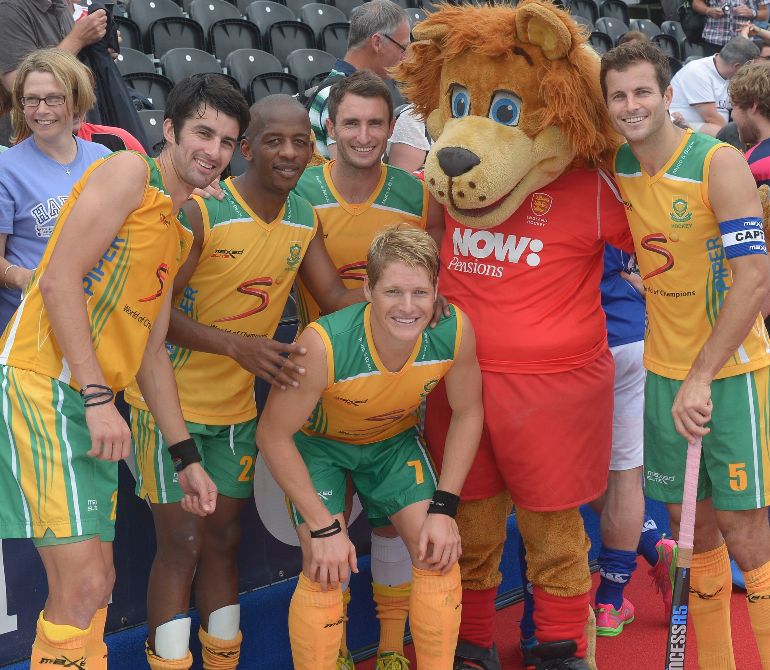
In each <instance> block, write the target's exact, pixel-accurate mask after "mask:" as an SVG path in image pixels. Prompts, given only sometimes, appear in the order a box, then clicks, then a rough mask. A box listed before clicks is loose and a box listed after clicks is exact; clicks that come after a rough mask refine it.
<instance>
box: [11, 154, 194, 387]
mask: <svg viewBox="0 0 770 670" xmlns="http://www.w3.org/2000/svg"><path fill="white" fill-rule="evenodd" d="M112 155H113V156H114V155H115V154H112ZM138 155H139V154H138ZM142 158H143V159H144V160H145V161H146V162H147V181H146V183H145V187H144V197H143V198H142V202H141V204H140V205H139V207H138V208H137V209H136V210H134V211H133V212H132V213H131V214H130V215H129V217H128V218H127V219H126V220H125V222H124V223H123V225H122V226H121V227H120V230H119V231H118V233H117V235H116V236H115V239H113V240H112V243H111V244H110V246H109V248H108V249H107V250H106V251H105V252H104V254H103V255H102V257H101V258H100V259H99V262H98V263H97V264H96V265H95V266H94V267H93V268H92V269H91V271H90V272H89V273H88V274H87V275H86V276H85V277H83V294H84V298H85V301H86V310H87V313H88V320H89V323H90V325H91V343H92V344H93V347H94V350H95V352H96V357H97V359H98V361H99V366H100V367H101V369H102V372H103V373H104V377H105V380H106V382H107V385H108V386H110V387H111V388H112V389H114V390H115V391H119V390H122V389H123V388H125V386H126V385H127V384H128V383H129V382H130V381H131V380H132V379H133V378H134V375H136V372H137V371H138V370H139V366H140V364H141V362H142V357H143V356H144V351H145V347H146V346H147V340H148V337H149V334H150V330H151V329H152V326H153V324H154V323H155V320H156V318H157V316H158V313H159V312H160V308H161V305H162V304H163V297H164V296H165V295H166V293H167V292H168V291H169V290H171V287H172V286H173V283H174V277H175V276H176V273H177V272H178V270H179V268H180V267H181V265H182V263H184V261H185V259H186V258H187V255H188V254H189V253H190V245H191V243H192V232H191V231H190V230H189V229H188V228H186V227H184V226H183V225H182V224H181V223H180V222H179V220H178V219H177V217H176V215H175V213H174V212H173V204H172V202H171V196H170V194H169V193H168V192H167V191H166V189H165V187H164V185H163V178H162V176H161V173H160V170H159V168H158V165H157V163H156V162H155V160H154V159H152V158H149V157H148V156H142ZM107 160H110V156H107V157H106V158H103V159H101V160H99V161H97V162H96V163H94V164H93V165H92V166H91V167H90V168H89V169H88V170H86V172H85V174H84V175H83V176H82V177H81V179H80V180H78V182H77V183H76V184H75V186H74V187H73V189H72V193H71V194H70V196H69V197H68V198H67V200H66V202H65V203H64V207H63V208H62V210H61V213H60V214H59V218H58V219H57V221H56V226H55V227H54V231H53V235H51V239H50V241H49V242H48V246H47V247H46V250H45V253H44V254H43V258H42V260H41V261H40V265H39V266H38V268H37V270H36V271H35V275H34V276H33V278H32V281H31V282H30V288H29V289H28V291H27V293H26V295H25V296H24V297H23V299H22V301H21V305H20V306H19V309H18V310H17V311H16V313H15V314H14V315H13V318H12V319H11V321H10V322H9V323H8V325H7V326H6V329H5V332H4V333H3V336H2V339H1V340H0V364H5V365H9V366H12V367H16V368H22V369H25V370H32V371H34V372H39V373H41V374H44V375H48V376H49V377H52V378H54V379H58V380H60V381H62V382H64V383H66V384H69V385H70V386H72V387H73V388H75V389H79V388H80V383H81V381H82V383H87V382H88V380H76V379H74V378H73V377H72V374H71V372H70V369H69V366H68V364H67V361H66V359H65V358H64V356H63V354H62V351H61V349H60V348H59V345H58V343H57V342H56V337H55V335H54V334H53V332H52V329H51V324H50V322H49V320H48V314H47V312H46V308H45V306H44V304H43V299H42V296H41V294H40V287H39V280H40V277H41V276H42V275H43V274H44V273H45V271H46V268H47V267H48V263H49V261H50V258H51V254H52V253H53V250H54V248H55V247H56V242H57V240H58V238H59V235H60V234H61V231H62V230H63V228H64V227H65V226H66V225H67V219H68V217H69V215H70V212H71V211H72V207H73V205H74V204H75V202H76V201H77V199H78V197H79V195H80V194H81V193H82V191H83V188H84V187H85V185H86V184H87V183H88V179H89V177H90V176H91V173H92V172H93V171H94V170H96V169H97V168H98V167H99V166H101V165H102V164H103V161H107ZM94 225H99V222H98V220H96V221H94Z"/></svg>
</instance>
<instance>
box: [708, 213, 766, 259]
mask: <svg viewBox="0 0 770 670" xmlns="http://www.w3.org/2000/svg"><path fill="white" fill-rule="evenodd" d="M719 232H720V233H721V235H722V246H723V247H724V250H725V256H726V257H727V259H728V260H729V259H731V258H738V257H739V256H750V255H752V254H766V253H767V245H766V244H765V231H764V230H763V228H762V219H761V218H759V217H757V216H747V217H744V218H742V219H731V220H730V221H722V222H720V224H719Z"/></svg>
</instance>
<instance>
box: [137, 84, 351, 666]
mask: <svg viewBox="0 0 770 670" xmlns="http://www.w3.org/2000/svg"><path fill="white" fill-rule="evenodd" d="M250 113H251V122H250V124H249V127H248V129H247V130H246V133H245V138H244V139H243V140H242V143H241V148H242V152H243V156H244V158H245V159H246V171H245V172H244V174H243V175H240V176H237V177H234V178H229V179H226V180H225V181H224V182H222V183H221V186H222V191H223V194H224V197H223V199H222V200H215V199H213V198H210V199H208V200H203V199H202V198H198V197H196V198H194V201H191V202H189V203H188V204H187V205H185V207H184V210H183V211H184V219H185V220H186V221H187V222H188V223H189V225H190V227H191V229H192V231H193V234H194V242H193V245H192V250H191V252H190V256H189V257H188V259H187V261H186V262H185V264H184V266H183V267H182V269H181V270H180V272H179V274H178V275H177V278H176V282H175V284H174V296H175V298H174V307H175V308H174V309H173V310H172V313H171V325H170V327H169V333H168V338H167V339H168V342H169V351H170V355H171V361H172V364H173V366H174V374H175V376H176V381H177V386H178V388H179V397H180V402H181V407H182V414H183V415H184V418H185V420H186V422H187V427H188V430H189V431H190V434H191V435H192V436H193V439H195V441H196V444H197V446H198V449H199V450H200V452H201V456H202V458H203V465H204V468H205V469H206V471H207V472H208V473H209V474H210V476H211V477H212V479H213V481H214V483H215V484H216V485H217V489H218V499H217V509H216V511H215V512H214V514H213V515H211V516H210V517H208V518H207V519H205V520H203V519H200V518H199V517H196V516H194V515H191V514H188V513H187V512H186V511H185V510H184V509H183V506H181V505H180V501H181V500H182V495H183V492H182V490H181V489H180V487H179V485H178V483H177V482H176V481H175V479H174V471H173V468H172V467H171V464H170V462H169V460H168V457H167V455H166V450H165V449H164V448H163V443H162V437H161V435H160V433H159V431H158V429H157V426H156V425H155V422H154V421H153V417H152V416H151V414H150V413H149V412H148V411H147V407H146V405H145V404H144V403H143V401H142V398H141V395H140V394H139V389H138V388H136V386H133V385H132V386H131V387H129V389H128V391H127V392H126V400H127V402H128V403H129V404H130V405H131V424H132V426H131V427H132V433H133V442H134V449H135V455H136V462H137V470H138V478H137V487H136V488H137V495H139V496H140V497H142V498H146V499H147V500H149V501H150V503H151V506H152V511H153V518H154V521H155V529H156V534H157V538H158V541H157V553H156V556H155V560H154V562H153V566H152V570H151V573H150V583H149V592H148V629H149V640H148V650H147V659H148V662H149V664H150V666H151V667H152V668H153V670H165V669H169V670H170V669H181V668H189V667H190V665H191V663H192V655H191V654H190V651H189V644H188V642H189V631H190V618H189V617H188V616H187V611H188V609H189V606H190V591H191V587H192V585H193V578H194V590H195V604H196V606H197V609H198V612H199V614H200V618H201V627H200V629H199V632H198V636H199V638H200V641H201V647H202V653H203V667H204V668H205V669H206V670H213V669H216V670H227V669H231V668H232V669H234V668H236V667H237V665H238V661H239V655H240V646H241V640H242V635H241V632H240V630H239V606H238V566H237V553H238V546H239V538H240V532H241V531H240V517H241V512H242V510H243V508H244V506H245V505H246V503H247V502H248V500H250V499H252V496H253V479H254V462H255V459H256V444H255V431H256V414H257V409H256V404H255V401H254V377H255V375H256V376H258V377H260V378H262V379H264V380H266V381H268V382H270V383H272V384H273V385H274V386H276V387H279V388H284V389H285V388H286V387H288V386H294V385H297V384H301V383H302V372H303V370H302V360H301V354H302V352H303V347H301V346H300V345H298V344H296V343H293V344H283V343H281V342H277V341H275V340H273V339H271V338H272V337H273V334H274V333H275V330H276V328H277V327H278V322H279V320H280V318H281V314H282V313H283V310H284V306H285V304H286V301H287V299H288V297H289V292H290V290H291V287H292V285H293V284H294V280H295V278H296V277H297V276H301V277H302V278H303V281H304V282H305V284H306V285H307V286H309V287H310V290H311V292H312V293H313V295H314V296H317V299H318V300H319V302H320V303H321V304H322V305H323V307H324V309H325V310H328V311H334V310H336V309H339V308H341V307H345V306H347V305H349V304H352V303H354V302H360V301H363V300H364V296H363V292H362V290H361V289H360V288H359V289H358V290H348V289H346V288H345V287H344V286H343V284H342V281H341V280H340V278H339V277H338V276H337V273H336V271H335V268H334V266H333V265H332V262H331V260H330V259H329V257H328V255H327V253H326V250H325V247H324V242H323V236H322V235H321V234H319V232H318V231H319V228H318V224H317V217H316V215H315V212H314V211H313V208H312V207H311V206H310V204H309V203H308V202H307V201H306V200H304V199H303V198H301V197H299V196H298V195H297V194H296V193H294V192H293V191H292V189H293V188H294V186H295V184H296V183H297V180H298V179H299V177H300V175H301V174H302V171H303V170H304V169H305V166H306V165H307V163H308V160H309V159H310V155H311V152H312V142H311V139H310V122H309V120H308V116H307V112H306V110H305V108H304V107H303V106H302V105H301V104H300V103H299V102H297V100H295V99H294V98H292V97H290V96H287V95H274V96H269V97H267V98H264V99H262V100H260V101H259V102H258V103H256V104H255V105H253V106H252V108H251V112H250ZM291 353H293V354H295V355H297V356H299V359H298V360H297V361H294V362H293V361H290V360H288V359H287V358H286V357H285V355H286V354H291Z"/></svg>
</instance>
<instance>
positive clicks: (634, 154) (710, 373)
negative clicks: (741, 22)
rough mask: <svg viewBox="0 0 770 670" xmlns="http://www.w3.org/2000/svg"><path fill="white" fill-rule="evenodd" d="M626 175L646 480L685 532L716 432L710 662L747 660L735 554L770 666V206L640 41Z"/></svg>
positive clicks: (709, 531)
mask: <svg viewBox="0 0 770 670" xmlns="http://www.w3.org/2000/svg"><path fill="white" fill-rule="evenodd" d="M601 77H602V80H601V83H602V88H603V90H604V93H605V96H606V101H607V107H608V110H609V115H610V119H611V120H612V123H613V125H614V126H615V128H616V130H617V131H618V132H620V133H622V134H623V135H624V137H625V138H626V140H627V144H624V145H623V146H621V147H620V148H619V149H618V151H617V154H616V156H615V166H614V167H615V176H616V179H617V183H618V186H619V188H620V192H621V195H622V197H623V201H624V202H625V204H626V213H627V216H628V221H629V224H630V226H631V232H632V233H633V236H634V245H635V247H636V254H637V259H638V262H639V269H640V270H641V274H642V280H643V282H644V289H645V294H646V299H647V315H648V325H647V332H646V335H645V346H644V349H645V350H644V363H645V367H646V368H647V377H646V380H645V410H644V452H645V453H644V461H645V462H644V465H645V467H644V471H645V479H646V486H645V492H646V493H647V495H649V496H650V497H652V498H655V499H657V500H660V501H662V502H665V503H667V504H668V509H669V513H670V516H671V522H672V526H673V527H674V533H675V535H676V534H678V526H679V519H680V516H681V501H682V490H683V480H684V476H683V474H684V467H685V466H684V464H685V457H686V452H687V443H688V442H692V441H693V440H694V439H696V438H699V439H702V441H703V455H702V458H701V466H700V476H699V481H698V503H697V509H696V515H695V518H696V524H695V547H694V552H695V553H694V555H693V557H692V570H691V573H690V590H691V592H692V593H696V594H697V597H690V612H691V614H692V620H693V624H694V628H695V634H696V637H697V640H698V662H699V667H701V668H719V669H720V670H721V669H725V670H730V669H734V668H735V660H734V658H733V648H732V639H731V630H730V594H731V592H732V577H731V570H730V557H729V556H728V550H729V553H730V555H732V557H733V558H734V559H735V561H736V563H737V564H738V566H739V567H740V569H741V571H742V572H743V575H744V578H745V580H746V589H747V594H746V595H747V602H748V610H749V618H750V620H751V625H752V629H753V631H754V636H755V638H756V641H757V645H758V647H759V654H760V658H761V662H762V668H763V669H764V670H770V527H768V523H767V505H768V501H769V498H770V458H769V457H768V447H769V446H770V422H769V421H768V414H770V342H769V341H768V335H767V331H766V330H765V326H764V324H763V322H762V318H761V315H760V307H761V306H762V303H763V301H764V300H765V299H766V298H767V295H768V293H770V273H768V261H767V248H766V243H765V236H764V232H763V226H762V208H761V205H760V201H759V197H758V195H757V192H756V186H755V183H754V179H753V177H752V175H751V172H750V170H749V167H748V165H747V164H746V161H745V159H744V158H743V156H742V155H741V154H740V153H739V152H738V151H736V150H735V149H734V148H733V147H731V146H729V145H726V144H723V143H721V142H718V141H717V140H715V139H713V138H711V137H709V136H707V135H702V134H700V133H693V132H692V131H690V130H687V131H685V130H682V129H681V128H678V127H676V126H674V125H673V123H672V122H671V120H670V118H669V114H668V107H669V104H670V102H671V96H672V90H671V86H670V85H669V82H670V73H669V67H668V60H667V59H666V57H665V56H664V55H663V54H662V53H661V52H660V50H658V49H657V48H655V47H654V45H649V44H643V43H640V42H634V43H629V44H625V45H622V46H620V47H617V48H616V49H613V50H611V51H609V52H608V53H607V54H605V55H604V56H603V57H602V68H601Z"/></svg>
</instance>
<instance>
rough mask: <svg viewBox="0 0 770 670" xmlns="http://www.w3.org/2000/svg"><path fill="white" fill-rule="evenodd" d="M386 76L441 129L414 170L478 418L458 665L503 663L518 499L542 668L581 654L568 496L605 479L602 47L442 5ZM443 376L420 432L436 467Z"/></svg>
mask: <svg viewBox="0 0 770 670" xmlns="http://www.w3.org/2000/svg"><path fill="white" fill-rule="evenodd" d="M414 34H415V36H416V38H417V39H418V41H417V42H415V43H414V44H413V45H412V46H411V47H410V49H409V53H408V55H407V58H406V59H405V60H404V61H403V62H402V63H401V65H400V66H399V67H398V68H397V69H396V71H395V77H396V79H398V80H399V81H400V82H401V84H402V86H403V88H404V90H405V93H406V95H407V96H408V98H409V99H410V101H412V102H413V103H414V105H415V108H416V109H417V111H418V113H419V114H421V115H422V117H423V118H425V119H426V123H427V127H428V130H429V132H430V134H431V135H432V137H433V138H434V140H435V143H434V145H433V147H432V149H431V151H430V153H429V154H428V157H427V161H426V169H425V179H426V183H427V184H428V188H429V189H430V191H431V193H432V195H433V196H434V197H435V198H436V199H437V200H438V201H439V202H441V203H442V204H443V205H444V207H445V231H444V235H443V241H442V245H441V262H442V269H441V292H442V294H443V295H445V296H446V297H447V299H448V300H450V301H452V302H454V303H456V304H457V305H459V306H460V307H461V308H462V309H463V310H464V311H465V312H466V313H467V314H468V315H469V316H470V318H471V320H472V321H473V324H474V327H475V330H476V333H477V353H478V357H479V361H480V363H481V368H482V374H483V381H484V406H485V430H484V434H483V436H482V440H481V444H480V446H479V452H478V455H477V458H476V460H475V462H474V465H473V467H472V469H471V472H470V474H469V476H468V478H467V480H466V485H465V488H464V489H463V496H462V497H463V502H462V504H461V506H460V512H459V514H458V524H459V526H460V530H461V534H462V538H463V556H462V559H461V569H462V574H463V615H462V625H461V629H460V640H459V642H458V646H457V651H456V664H455V668H456V669H462V668H483V669H484V670H495V669H497V668H500V662H499V659H498V657H497V654H496V651H495V648H494V644H493V638H492V620H493V617H494V611H495V610H494V598H495V595H496V591H497V587H498V586H499V583H500V573H499V571H498V566H499V562H500V556H501V552H502V547H503V542H504V539H505V524H506V518H507V516H508V514H509V512H510V504H511V500H512V501H513V503H514V505H515V506H516V511H517V522H518V526H519V529H520V531H521V533H522V536H523V538H524V543H525V545H526V550H527V560H528V565H529V568H528V577H529V579H530V581H531V582H532V584H533V587H534V597H535V605H536V606H535V623H536V629H537V630H536V635H537V640H538V642H539V644H538V646H537V647H536V648H535V650H534V652H535V653H534V657H535V658H537V659H540V660H539V661H537V663H538V664H539V665H538V667H542V668H546V667H547V668H572V669H575V668H577V669H580V668H587V667H590V665H589V662H588V661H586V655H587V648H588V642H589V640H588V639H587V635H586V624H587V620H588V618H589V616H590V615H589V612H590V606H589V590H590V587H591V579H590V573H589V569H588V557H587V552H588V547H589V542H588V539H587V537H586V534H585V530H584V528H583V522H582V519H581V516H580V513H579V511H578V507H579V506H580V505H581V504H582V503H584V502H587V501H589V500H592V499H594V498H596V497H598V496H599V495H600V494H601V493H602V492H603V491H604V489H605V487H606V482H607V472H608V466H609V455H610V447H611V432H612V398H613V363H612V357H611V354H610V353H609V350H608V347H607V338H606V331H605V322H604V315H603V312H602V309H601V304H600V294H599V281H600V277H601V273H602V254H603V249H604V243H605V241H607V242H610V243H612V244H614V245H615V246H618V247H621V248H625V249H627V250H632V249H633V245H632V242H631V238H630V234H629V232H628V226H627V223H626V217H625V210H624V206H623V203H622V202H621V200H620V199H619V197H618V195H617V190H616V188H615V185H614V183H613V182H612V180H611V179H610V177H609V176H608V175H607V174H605V173H604V172H603V171H602V170H601V169H600V167H601V165H602V164H604V163H605V162H606V163H607V164H609V162H610V161H611V158H612V156H613V153H614V151H615V149H616V147H617V143H618V140H617V137H616V136H615V134H614V133H613V131H612V129H611V125H610V122H609V119H608V117H607V113H606V109H605V105H604V101H603V99H602V95H601V89H600V86H599V76H598V72H599V59H598V58H597V56H596V54H595V53H594V52H593V51H592V50H591V49H590V48H589V47H588V45H587V44H586V38H585V35H584V34H583V33H582V31H581V29H580V28H578V26H577V25H576V24H575V22H574V21H573V20H572V19H571V18H570V17H569V15H568V14H566V13H565V12H563V11H561V10H559V9H557V8H556V7H555V6H553V5H552V4H550V3H546V2H543V1H542V0H523V2H521V3H520V4H519V5H517V6H516V7H510V6H495V7H476V6H473V5H468V6H462V7H450V6H444V7H442V8H441V9H439V10H438V11H437V12H435V13H434V14H431V15H430V16H429V17H428V18H427V19H426V20H425V21H423V22H422V23H420V24H418V25H417V26H416V27H415V29H414ZM450 418H451V412H450V410H449V406H448V402H447V400H446V395H445V393H444V392H443V389H442V388H438V389H437V390H436V391H434V393H432V394H431V396H430V398H429V401H428V408H427V415H426V426H425V435H426V438H427V439H428V442H429V446H430V449H431V451H432V453H433V455H434V458H435V459H436V461H438V462H439V463H440V461H441V457H442V454H443V446H444V439H445V436H446V432H447V428H448V425H449V421H450Z"/></svg>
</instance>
